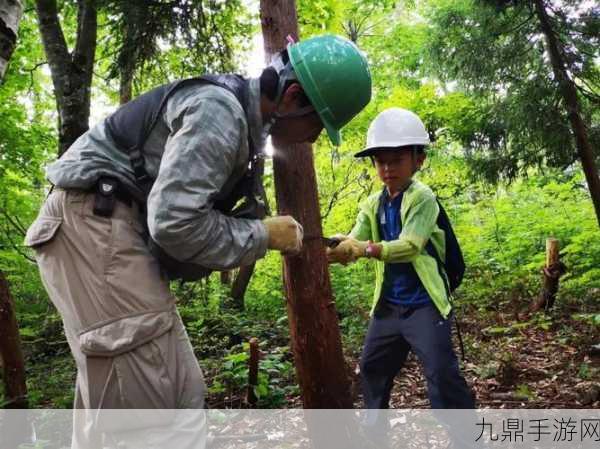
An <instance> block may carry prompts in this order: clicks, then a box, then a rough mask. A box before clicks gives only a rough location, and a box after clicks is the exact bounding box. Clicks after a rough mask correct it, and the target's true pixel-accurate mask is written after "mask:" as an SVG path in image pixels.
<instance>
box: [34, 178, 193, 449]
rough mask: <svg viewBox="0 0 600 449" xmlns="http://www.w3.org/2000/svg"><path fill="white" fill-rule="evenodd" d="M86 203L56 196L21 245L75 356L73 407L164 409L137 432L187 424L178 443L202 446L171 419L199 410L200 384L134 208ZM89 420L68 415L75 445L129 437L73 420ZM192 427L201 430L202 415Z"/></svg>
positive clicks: (120, 427) (110, 426)
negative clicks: (100, 208)
mask: <svg viewBox="0 0 600 449" xmlns="http://www.w3.org/2000/svg"><path fill="white" fill-rule="evenodd" d="M93 202H94V195H93V194H90V193H86V192H81V191H72V190H69V191H65V190H61V189H55V190H54V191H53V192H52V193H51V194H50V195H49V197H48V199H47V200H46V202H45V204H44V205H43V207H42V209H41V211H40V213H39V216H38V218H37V219H36V221H35V222H34V223H33V224H32V225H31V227H30V228H29V230H28V232H27V236H26V238H25V244H26V245H28V246H30V247H33V248H35V252H36V259H37V262H38V266H39V270H40V274H41V277H42V281H43V283H44V286H45V287H46V290H47V291H48V294H49V296H50V299H51V300H52V302H53V303H54V305H55V306H56V308H57V309H58V311H59V313H60V315H61V317H62V320H63V324H64V330H65V334H66V337H67V341H68V343H69V346H70V348H71V351H72V353H73V357H74V358H75V362H76V365H77V385H76V392H75V408H76V409H169V410H171V413H166V414H165V413H161V414H157V415H156V417H157V420H158V421H160V422H155V423H151V422H143V423H140V424H141V425H142V427H143V425H144V424H146V425H150V424H151V425H152V426H156V425H162V426H167V427H168V426H170V425H180V424H185V425H186V426H187V427H186V429H187V432H188V433H190V445H189V446H188V445H186V444H184V443H183V442H182V443H180V445H181V446H184V447H203V445H202V446H200V445H199V444H200V442H201V441H203V438H198V434H196V435H194V436H193V437H192V436H191V434H193V432H189V427H190V423H185V420H183V421H184V423H180V422H179V421H178V420H176V419H175V415H176V413H175V411H174V410H173V409H184V408H190V409H202V408H203V406H204V392H205V385H204V380H203V376H202V371H201V370H200V367H199V365H198V362H197V360H196V358H195V356H194V353H193V350H192V346H191V344H190V341H189V338H188V336H187V334H186V331H185V329H184V326H183V323H182V322H181V318H180V317H179V314H178V313H177V310H176V308H175V299H174V297H173V295H172V294H171V293H170V291H169V286H168V281H167V279H166V278H165V277H164V276H162V275H161V271H160V268H159V265H158V263H157V261H156V260H155V259H154V257H153V256H152V255H151V254H150V253H149V252H148V249H147V248H146V245H145V242H144V240H143V236H142V235H143V226H142V223H141V221H140V219H141V216H140V213H139V210H138V208H137V206H136V205H135V204H134V205H132V206H131V207H130V206H127V205H125V204H124V203H122V202H120V201H117V202H116V206H115V210H114V213H113V215H112V217H110V218H104V217H99V216H96V215H94V214H93ZM90 416H91V415H90V414H89V413H75V423H74V424H75V429H74V447H87V448H89V447H100V444H101V442H100V441H101V440H102V438H103V437H102V436H101V434H102V432H103V431H114V432H120V431H129V430H130V429H131V428H130V427H128V426H129V424H131V423H129V424H125V423H120V422H119V420H112V421H111V420H110V419H108V420H104V419H97V415H94V416H96V420H95V421H94V423H93V425H90V423H89V422H78V421H80V420H86V419H87V420H89V419H90ZM190 416H191V415H190ZM84 418H85V419H84ZM197 418H198V417H197V416H196V418H194V419H197ZM142 421H144V420H142ZM150 421H152V418H150ZM200 421H201V422H198V429H199V430H201V431H202V432H204V431H205V426H204V414H202V417H201V419H200ZM191 427H193V425H192V426H191ZM169 431H172V429H169ZM99 435H100V436H99ZM96 440H98V441H96ZM192 441H194V443H193V444H192ZM146 444H148V442H147V441H146Z"/></svg>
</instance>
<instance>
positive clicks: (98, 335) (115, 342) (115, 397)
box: [79, 310, 177, 431]
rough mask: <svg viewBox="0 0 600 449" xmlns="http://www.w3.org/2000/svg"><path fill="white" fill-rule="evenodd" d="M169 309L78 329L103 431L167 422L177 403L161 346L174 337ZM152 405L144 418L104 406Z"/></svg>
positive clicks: (93, 402)
mask: <svg viewBox="0 0 600 449" xmlns="http://www.w3.org/2000/svg"><path fill="white" fill-rule="evenodd" d="M173 319H174V315H173V311H172V310H168V311H157V312H146V313H141V314H138V315H134V316H128V317H125V318H120V319H118V320H114V321H111V322H108V323H102V324H101V325H100V326H95V327H93V328H90V329H88V330H86V331H84V332H82V333H81V334H80V335H79V345H80V348H81V351H82V352H83V354H84V355H85V356H86V359H85V363H86V367H85V368H86V373H85V375H84V376H83V379H84V381H85V382H86V383H87V385H86V386H87V392H88V394H89V397H88V400H89V406H90V407H91V408H93V409H103V410H105V411H104V412H101V413H100V412H98V413H96V414H95V417H94V426H95V428H96V429H98V430H102V431H117V430H119V431H122V430H131V429H136V428H145V427H152V426H157V425H168V424H169V423H170V422H171V421H172V419H173V417H174V411H173V410H172V409H174V408H175V406H176V403H177V402H176V401H177V391H176V384H175V382H173V380H172V379H171V377H170V376H169V369H168V366H166V364H165V358H164V354H163V351H164V349H165V348H167V347H168V342H169V339H171V338H173V337H172V335H171V332H170V331H171V329H172V327H173ZM124 408H125V409H153V411H150V410H148V411H147V412H146V413H145V414H144V415H143V416H144V418H143V419H139V420H134V421H133V422H132V421H129V420H127V422H124V421H123V420H122V419H117V418H116V415H115V414H111V413H110V410H106V409H124Z"/></svg>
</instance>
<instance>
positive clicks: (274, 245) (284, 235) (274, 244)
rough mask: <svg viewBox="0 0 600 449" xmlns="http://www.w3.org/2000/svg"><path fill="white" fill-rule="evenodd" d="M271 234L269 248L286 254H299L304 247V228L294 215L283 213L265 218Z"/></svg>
mask: <svg viewBox="0 0 600 449" xmlns="http://www.w3.org/2000/svg"><path fill="white" fill-rule="evenodd" d="M263 223H264V225H265V227H266V228H267V234H268V235H269V249H276V250H278V251H281V252H282V253H284V254H298V253H299V252H300V250H301V249H302V238H303V237H304V230H303V229H302V225H301V224H300V223H298V222H297V221H296V220H295V219H294V217H292V216H290V215H282V216H276V217H269V218H265V219H264V220H263Z"/></svg>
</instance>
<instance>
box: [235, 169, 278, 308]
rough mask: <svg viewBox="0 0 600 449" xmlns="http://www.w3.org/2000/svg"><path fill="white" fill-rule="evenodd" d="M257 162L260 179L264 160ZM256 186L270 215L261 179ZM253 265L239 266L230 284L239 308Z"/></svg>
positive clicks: (266, 212) (267, 213)
mask: <svg viewBox="0 0 600 449" xmlns="http://www.w3.org/2000/svg"><path fill="white" fill-rule="evenodd" d="M257 164H258V165H257V167H256V171H257V178H256V179H261V180H262V176H263V174H264V173H265V160H264V159H262V158H260V159H259V160H258V161H257ZM256 188H257V189H258V190H259V193H260V197H261V198H262V200H263V202H264V203H265V214H266V215H271V207H270V206H269V201H268V200H267V195H266V194H265V187H264V185H263V183H262V181H261V182H260V183H259V184H258V185H257V186H256ZM255 267H256V264H255V263H253V264H250V265H244V266H242V267H240V269H239V270H238V274H237V276H236V277H235V280H234V281H233V285H232V286H231V297H232V298H233V303H234V306H235V307H236V308H238V309H239V310H243V309H244V306H245V303H244V297H245V296H246V290H247V289H248V285H249V284H250V279H252V275H253V274H254V268H255Z"/></svg>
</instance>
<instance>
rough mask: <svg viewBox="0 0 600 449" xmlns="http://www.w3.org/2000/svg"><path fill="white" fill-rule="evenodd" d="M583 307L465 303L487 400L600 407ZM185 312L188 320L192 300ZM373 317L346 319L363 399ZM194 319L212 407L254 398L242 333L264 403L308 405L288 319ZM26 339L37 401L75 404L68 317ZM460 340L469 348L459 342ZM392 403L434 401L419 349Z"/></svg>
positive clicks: (469, 367) (472, 374)
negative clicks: (255, 359) (363, 364)
mask: <svg viewBox="0 0 600 449" xmlns="http://www.w3.org/2000/svg"><path fill="white" fill-rule="evenodd" d="M577 313H578V310H576V309H569V307H567V306H563V307H562V308H561V309H560V310H557V311H553V313H552V315H546V314H543V313H538V314H536V315H535V316H533V317H528V318H527V317H523V316H518V314H515V313H500V312H494V311H492V312H490V311H486V312H485V313H482V312H481V311H478V310H476V309H475V308H468V307H464V308H462V309H461V311H460V316H459V320H460V325H461V330H462V334H463V340H464V345H465V350H466V361H464V360H461V369H462V372H463V374H464V376H465V378H466V380H467V382H468V384H469V385H470V386H471V387H472V388H473V389H474V391H475V394H476V400H477V404H478V406H479V407H490V408H582V407H584V408H598V407H600V355H599V354H598V353H597V349H596V350H595V351H594V350H593V348H594V345H597V344H598V343H600V336H599V335H598V326H597V325H594V324H593V323H590V322H587V321H584V320H580V319H576V316H577V315H576V314H577ZM242 315H244V314H242ZM182 316H183V317H184V321H187V320H186V318H185V316H186V313H185V309H184V312H183V313H182ZM225 317H227V318H225ZM232 317H236V318H235V321H231V319H232ZM367 323H368V315H367V312H366V311H361V312H360V313H359V314H354V315H353V316H352V317H346V318H344V317H342V320H341V329H342V338H343V344H344V350H345V357H346V363H347V366H348V371H349V372H350V373H351V374H350V376H351V382H352V393H353V396H354V398H355V407H361V406H362V399H361V397H360V385H359V376H358V359H359V355H360V349H361V346H362V339H363V338H364V332H365V331H366V325H367ZM186 326H187V327H188V332H189V334H190V337H191V340H192V344H193V345H194V348H195V349H196V354H197V356H198V359H199V361H200V364H201V366H202V368H203V370H204V374H205V378H206V381H207V386H208V394H207V405H208V407H209V408H246V407H248V404H247V403H246V402H245V393H246V378H247V362H246V357H244V355H245V353H246V352H247V349H246V346H245V345H244V344H243V342H245V341H247V340H248V339H249V338H250V337H252V336H258V337H259V339H260V341H261V342H262V343H261V353H262V355H263V358H262V361H261V371H262V372H264V375H265V376H266V377H267V384H268V392H266V393H265V396H264V397H263V398H262V399H261V400H260V401H259V403H258V407H263V408H294V407H301V399H300V394H299V389H298V386H297V384H296V383H295V379H294V377H295V376H294V368H293V359H292V355H291V352H290V350H289V340H288V338H289V337H288V331H287V323H286V322H281V323H277V324H275V323H258V322H257V321H256V320H255V319H253V318H251V317H245V318H238V315H236V314H235V313H231V314H228V315H225V314H224V315H223V316H217V317H213V318H211V319H206V320H204V321H203V322H202V324H201V325H198V326H199V327H195V326H196V325H195V324H194V322H186ZM23 348H24V352H25V355H26V367H27V378H28V388H29V395H30V404H31V407H34V408H69V407H71V406H72V397H73V385H74V381H75V368H74V364H73V361H72V358H71V356H70V352H69V349H68V346H67V345H66V342H65V341H64V336H63V335H62V331H61V329H60V325H59V320H58V319H56V317H55V318H54V319H52V320H51V321H50V325H49V326H46V327H45V328H44V335H36V336H35V337H33V336H27V335H25V336H23ZM455 348H456V353H457V355H458V356H459V357H460V350H459V349H458V344H456V345H455ZM0 391H1V390H0ZM1 403H2V397H1V395H0V404H1ZM391 407H393V408H428V407H429V401H428V399H427V391H426V383H425V379H424V377H423V374H422V370H421V367H420V364H419V362H418V360H417V359H416V357H415V356H414V355H413V354H411V355H410V356H409V358H408V361H407V363H406V365H405V366H404V368H403V369H402V371H401V372H400V374H399V375H398V376H397V377H396V380H395V385H394V389H393V392H392V399H391Z"/></svg>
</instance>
